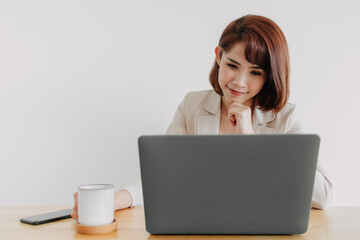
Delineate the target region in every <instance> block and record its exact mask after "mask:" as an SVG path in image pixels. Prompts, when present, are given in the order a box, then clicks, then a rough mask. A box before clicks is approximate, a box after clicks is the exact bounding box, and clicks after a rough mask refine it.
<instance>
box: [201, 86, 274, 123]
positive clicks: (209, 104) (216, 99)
mask: <svg viewBox="0 0 360 240" xmlns="http://www.w3.org/2000/svg"><path fill="white" fill-rule="evenodd" d="M220 106H221V96H220V95H219V94H217V93H216V92H215V91H213V92H211V94H210V95H209V97H208V98H207V99H206V101H205V103H204V106H203V108H204V109H205V110H206V111H207V112H209V113H211V114H213V115H217V114H219V113H220ZM254 119H255V122H256V123H257V124H263V123H268V122H271V121H273V120H274V119H275V113H274V111H267V112H263V111H262V110H261V109H260V108H259V107H256V108H255V112H254Z"/></svg>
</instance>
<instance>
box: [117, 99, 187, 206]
mask: <svg viewBox="0 0 360 240" xmlns="http://www.w3.org/2000/svg"><path fill="white" fill-rule="evenodd" d="M187 96H188V95H186V96H185V97H184V100H183V101H182V102H181V103H180V105H179V106H178V109H177V111H176V113H175V116H174V119H173V121H172V122H171V124H170V126H169V127H168V129H167V131H166V134H187V130H186V120H185V119H186V118H185V104H186V99H187ZM143 204H144V203H143V195H142V185H141V179H140V177H139V178H137V179H136V180H135V181H134V182H132V183H131V184H129V185H127V186H125V187H124V188H123V189H122V190H121V191H120V192H118V193H117V195H115V209H116V210H117V209H122V208H127V207H131V206H137V205H143Z"/></svg>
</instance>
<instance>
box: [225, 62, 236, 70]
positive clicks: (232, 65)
mask: <svg viewBox="0 0 360 240" xmlns="http://www.w3.org/2000/svg"><path fill="white" fill-rule="evenodd" d="M227 65H228V66H229V67H230V68H232V69H237V66H235V65H234V64H230V63H228V64H227Z"/></svg>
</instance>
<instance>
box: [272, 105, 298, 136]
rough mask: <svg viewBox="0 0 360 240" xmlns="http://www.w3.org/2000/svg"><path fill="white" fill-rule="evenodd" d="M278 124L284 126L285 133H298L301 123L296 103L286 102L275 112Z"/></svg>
mask: <svg viewBox="0 0 360 240" xmlns="http://www.w3.org/2000/svg"><path fill="white" fill-rule="evenodd" d="M276 120H277V122H278V124H281V125H283V126H284V127H285V129H284V131H285V132H286V133H300V132H301V128H302V127H301V124H300V119H299V115H298V110H297V108H296V104H293V103H287V104H286V105H285V107H284V108H283V109H282V110H281V111H280V112H278V113H277V114H276Z"/></svg>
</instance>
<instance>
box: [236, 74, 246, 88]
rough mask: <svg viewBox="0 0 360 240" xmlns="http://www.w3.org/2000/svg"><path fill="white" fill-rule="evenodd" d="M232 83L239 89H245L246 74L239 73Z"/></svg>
mask: <svg viewBox="0 0 360 240" xmlns="http://www.w3.org/2000/svg"><path fill="white" fill-rule="evenodd" d="M233 83H234V84H235V85H236V86H237V87H239V88H244V87H246V85H247V76H246V73H245V72H242V73H239V74H238V75H237V76H236V77H235V79H234V81H233Z"/></svg>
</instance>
